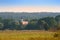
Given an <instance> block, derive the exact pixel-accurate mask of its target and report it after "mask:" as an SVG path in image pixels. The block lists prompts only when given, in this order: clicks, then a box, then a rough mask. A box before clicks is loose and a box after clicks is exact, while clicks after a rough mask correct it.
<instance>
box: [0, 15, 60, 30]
mask: <svg viewBox="0 0 60 40" xmlns="http://www.w3.org/2000/svg"><path fill="white" fill-rule="evenodd" d="M26 20H27V19H26ZM28 22H29V23H28V25H25V26H24V25H22V24H21V21H20V20H15V19H11V18H10V19H2V18H1V17H0V30H6V29H8V30H59V29H60V15H57V16H56V17H44V18H40V19H32V20H28Z"/></svg>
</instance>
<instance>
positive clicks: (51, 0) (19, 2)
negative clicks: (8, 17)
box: [0, 0, 60, 7]
mask: <svg viewBox="0 0 60 40" xmlns="http://www.w3.org/2000/svg"><path fill="white" fill-rule="evenodd" d="M6 6H60V0H0V7H6Z"/></svg>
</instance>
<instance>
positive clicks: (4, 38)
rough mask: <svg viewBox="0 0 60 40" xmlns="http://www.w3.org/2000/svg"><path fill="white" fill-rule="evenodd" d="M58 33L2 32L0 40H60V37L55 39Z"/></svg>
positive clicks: (34, 31)
mask: <svg viewBox="0 0 60 40" xmlns="http://www.w3.org/2000/svg"><path fill="white" fill-rule="evenodd" d="M55 33H57V32H48V31H39V30H29V31H27V30H25V31H24V30H22V31H16V30H14V31H11V30H9V31H7V30H6V31H0V40H60V36H57V37H54V35H55Z"/></svg>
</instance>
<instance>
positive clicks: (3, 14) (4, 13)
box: [0, 12, 60, 19]
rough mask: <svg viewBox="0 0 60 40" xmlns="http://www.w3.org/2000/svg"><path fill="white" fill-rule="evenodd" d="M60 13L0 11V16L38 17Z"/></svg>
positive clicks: (17, 17) (16, 17)
mask: <svg viewBox="0 0 60 40" xmlns="http://www.w3.org/2000/svg"><path fill="white" fill-rule="evenodd" d="M57 15H60V13H53V12H32V13H28V12H0V17H2V18H13V19H20V18H24V19H35V18H36V19H39V18H42V17H47V16H49V17H55V16H57Z"/></svg>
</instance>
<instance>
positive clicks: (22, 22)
mask: <svg viewBox="0 0 60 40" xmlns="http://www.w3.org/2000/svg"><path fill="white" fill-rule="evenodd" d="M28 23H29V22H28V21H26V20H24V19H21V24H22V25H28Z"/></svg>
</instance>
